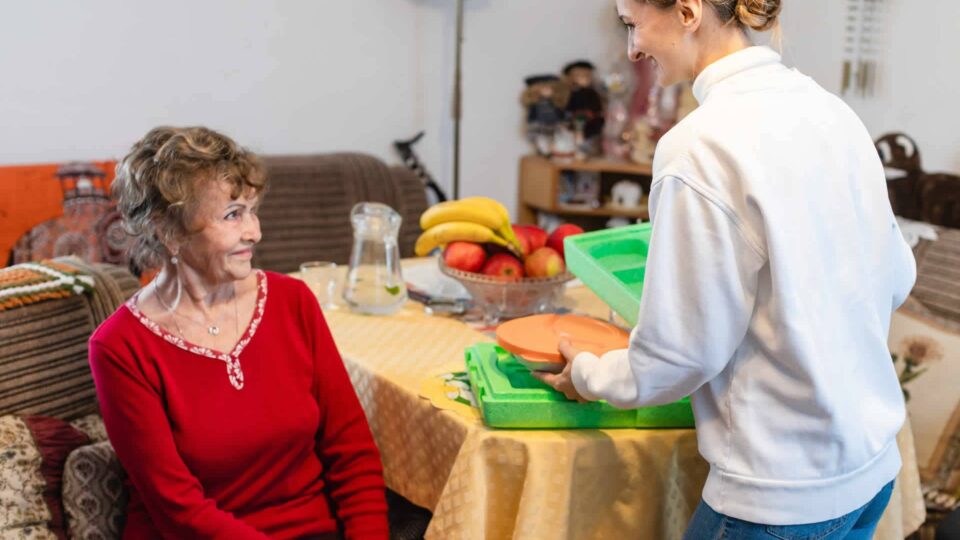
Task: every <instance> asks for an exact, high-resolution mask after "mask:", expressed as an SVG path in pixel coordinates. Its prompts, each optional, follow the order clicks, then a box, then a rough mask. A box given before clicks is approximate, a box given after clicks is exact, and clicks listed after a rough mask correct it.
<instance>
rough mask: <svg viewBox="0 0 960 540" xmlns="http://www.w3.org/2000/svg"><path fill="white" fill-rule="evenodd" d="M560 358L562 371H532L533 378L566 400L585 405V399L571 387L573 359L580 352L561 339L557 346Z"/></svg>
mask: <svg viewBox="0 0 960 540" xmlns="http://www.w3.org/2000/svg"><path fill="white" fill-rule="evenodd" d="M558 348H559V350H560V357H561V358H563V361H564V366H563V371H561V372H560V373H547V372H545V371H534V372H533V376H534V377H536V378H537V379H538V380H540V381H541V382H543V383H544V384H547V385H549V386H551V387H552V388H553V389H554V390H556V391H558V392H560V393H562V394H563V395H565V396H567V399H572V400H576V401H579V402H580V403H586V401H587V400H586V399H584V397H583V396H581V395H580V394H579V393H578V392H577V389H576V388H575V387H574V386H573V359H574V358H576V356H577V354H579V353H580V350H579V349H577V348H576V347H574V346H573V344H571V343H570V340H569V339H561V340H560V344H559V347H558Z"/></svg>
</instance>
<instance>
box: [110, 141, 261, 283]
mask: <svg viewBox="0 0 960 540" xmlns="http://www.w3.org/2000/svg"><path fill="white" fill-rule="evenodd" d="M212 180H223V181H226V182H227V183H228V184H229V185H230V187H231V191H230V195H231V197H233V198H237V197H239V196H240V195H242V194H244V193H248V192H252V193H254V194H258V195H259V194H261V193H263V192H264V190H265V189H266V175H265V174H264V171H263V166H262V164H261V163H260V160H259V159H257V157H256V156H255V155H254V154H253V153H252V152H250V151H248V150H245V149H243V148H241V147H239V146H238V145H237V144H236V143H235V142H234V141H233V140H232V139H230V138H229V137H227V136H225V135H223V134H220V133H217V132H216V131H213V130H211V129H207V128H204V127H187V128H177V127H158V128H154V129H152V130H150V132H149V133H147V134H146V136H144V137H143V139H141V140H140V141H138V142H137V143H136V144H134V145H133V148H132V149H131V150H130V153H129V154H127V155H126V157H124V158H123V160H121V161H120V163H118V164H117V175H116V179H115V180H114V181H113V188H112V189H113V194H114V197H116V198H117V207H118V209H119V211H120V215H121V217H122V218H123V223H124V228H125V229H126V231H127V233H128V234H130V235H131V236H132V237H133V239H134V241H133V245H132V246H131V247H130V250H129V252H128V258H129V260H130V263H131V266H132V267H133V268H136V269H138V270H148V269H155V268H158V267H160V266H162V265H163V264H164V263H165V262H166V261H167V260H169V257H170V256H171V253H169V252H168V249H167V247H166V246H167V245H169V244H170V243H171V242H173V243H175V242H178V241H182V240H184V239H185V238H186V237H187V236H189V235H190V234H192V233H195V232H197V231H195V230H191V228H190V224H191V222H192V218H193V215H194V210H195V209H196V206H197V203H198V202H199V201H198V194H199V192H200V189H201V187H203V186H204V185H205V183H206V182H208V181H212Z"/></svg>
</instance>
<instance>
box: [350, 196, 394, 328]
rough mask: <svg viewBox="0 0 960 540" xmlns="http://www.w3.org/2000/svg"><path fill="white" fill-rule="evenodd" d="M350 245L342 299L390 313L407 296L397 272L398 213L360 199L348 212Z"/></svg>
mask: <svg viewBox="0 0 960 540" xmlns="http://www.w3.org/2000/svg"><path fill="white" fill-rule="evenodd" d="M350 222H351V224H352V225H353V249H352V250H351V252H350V270H349V271H348V273H347V282H346V285H345V286H344V289H343V300H344V301H345V302H346V303H347V305H348V306H350V309H352V310H353V311H356V312H359V313H366V314H370V315H389V314H391V313H394V312H396V311H397V310H399V309H400V307H401V306H403V304H404V302H406V300H407V287H406V285H405V284H404V281H403V275H402V274H401V272H400V250H399V248H398V246H397V237H398V234H399V232H400V222H401V218H400V214H398V213H397V212H396V211H395V210H393V209H392V208H390V207H389V206H387V205H385V204H380V203H371V202H365V203H359V204H357V205H356V206H354V207H353V210H351V212H350Z"/></svg>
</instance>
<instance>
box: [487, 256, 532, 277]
mask: <svg viewBox="0 0 960 540" xmlns="http://www.w3.org/2000/svg"><path fill="white" fill-rule="evenodd" d="M483 273H484V274H486V275H488V276H493V277H497V278H499V279H501V280H503V281H519V280H520V279H521V278H522V277H523V263H521V262H520V259H518V258H516V257H514V256H513V255H507V254H506V253H498V254H496V255H493V256H491V257H490V258H489V259H487V262H486V264H484V265H483Z"/></svg>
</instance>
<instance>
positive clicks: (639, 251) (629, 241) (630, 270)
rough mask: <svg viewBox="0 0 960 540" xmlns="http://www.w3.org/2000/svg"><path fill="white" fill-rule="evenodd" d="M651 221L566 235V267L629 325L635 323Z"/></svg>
mask: <svg viewBox="0 0 960 540" xmlns="http://www.w3.org/2000/svg"><path fill="white" fill-rule="evenodd" d="M651 231H652V227H651V224H650V223H641V224H639V225H629V226H627V227H618V228H616V229H605V230H602V231H594V232H589V233H583V234H578V235H574V236H568V237H566V238H565V239H564V240H563V250H564V255H565V258H566V263H567V269H568V270H570V273H572V274H573V275H575V276H577V277H578V278H580V281H583V283H584V285H586V286H587V287H589V288H590V289H591V290H592V291H593V292H595V293H596V294H597V296H599V297H600V299H601V300H603V301H604V302H606V303H607V305H608V306H610V307H611V308H613V310H614V311H616V312H617V313H618V314H619V315H620V316H621V317H623V319H624V320H625V321H627V322H628V323H630V324H631V325H635V324H637V315H638V314H639V313H640V294H641V293H642V292H643V276H644V273H645V271H646V268H647V253H648V251H649V248H650V234H651Z"/></svg>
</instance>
